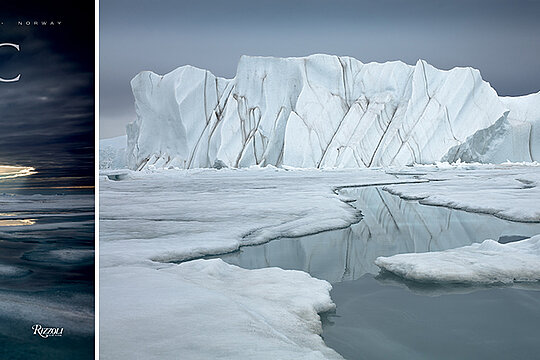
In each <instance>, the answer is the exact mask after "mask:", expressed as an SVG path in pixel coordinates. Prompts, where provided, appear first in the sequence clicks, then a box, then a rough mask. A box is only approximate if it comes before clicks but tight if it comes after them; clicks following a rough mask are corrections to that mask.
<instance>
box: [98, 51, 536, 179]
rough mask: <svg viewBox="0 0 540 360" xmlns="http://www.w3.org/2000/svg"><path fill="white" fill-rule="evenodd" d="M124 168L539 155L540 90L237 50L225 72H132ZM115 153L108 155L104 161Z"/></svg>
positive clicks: (396, 64)
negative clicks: (511, 90) (512, 93)
mask: <svg viewBox="0 0 540 360" xmlns="http://www.w3.org/2000/svg"><path fill="white" fill-rule="evenodd" d="M131 86H132V89H133V94H134V96H135V106H136V112H137V118H136V119H135V121H134V122H132V123H131V124H129V125H128V128H127V141H125V140H124V142H125V143H126V149H125V153H124V152H123V151H116V150H114V151H113V150H112V149H113V148H115V146H113V145H114V144H109V145H107V148H108V150H107V151H108V154H105V155H107V156H108V158H111V159H112V160H111V161H108V162H105V163H103V164H102V167H109V168H110V167H111V166H115V165H119V161H118V160H117V159H121V160H122V161H120V163H123V164H125V165H127V166H128V167H129V168H131V169H134V170H136V169H139V170H140V169H144V168H148V167H155V168H169V167H177V168H198V167H212V166H214V167H223V166H228V167H246V166H251V165H261V166H265V165H274V166H282V165H286V166H293V167H304V168H330V167H347V168H350V167H353V168H354V167H375V166H389V165H407V164H412V163H433V162H435V161H440V160H445V161H449V162H453V161H457V160H459V159H461V160H462V161H467V162H471V161H477V162H484V163H486V162H489V163H500V162H504V161H507V160H509V161H514V162H515V161H538V160H539V159H540V125H539V122H540V93H536V94H531V95H528V96H522V97H516V98H508V97H499V96H498V95H497V93H496V91H495V90H494V89H493V88H492V87H491V86H490V85H489V83H487V82H485V81H483V80H482V78H481V76H480V72H479V71H478V70H476V69H472V68H468V67H467V68H454V69H452V70H448V71H445V70H439V69H436V68H434V67H433V66H431V65H429V64H427V63H426V62H425V61H423V60H419V61H418V62H417V63H416V64H415V65H407V64H405V63H403V62H400V61H392V62H386V63H382V64H381V63H367V64H363V63H362V62H360V61H358V60H356V59H354V58H351V57H342V56H331V55H311V56H308V57H303V58H273V57H251V56H243V57H242V58H241V59H240V62H239V64H238V69H237V74H236V76H235V77H234V78H233V79H223V78H220V77H216V76H215V75H213V74H212V73H211V72H209V71H207V70H202V69H198V68H195V67H193V66H182V67H179V68H178V69H176V70H174V71H172V72H170V73H168V74H166V75H163V76H160V75H157V74H155V73H153V72H151V71H144V72H141V73H139V74H138V75H137V76H136V77H135V78H134V79H133V80H132V81H131ZM111 156H112V157H111Z"/></svg>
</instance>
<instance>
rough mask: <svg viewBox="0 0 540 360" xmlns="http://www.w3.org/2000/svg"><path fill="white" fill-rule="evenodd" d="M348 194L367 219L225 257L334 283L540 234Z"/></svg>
mask: <svg viewBox="0 0 540 360" xmlns="http://www.w3.org/2000/svg"><path fill="white" fill-rule="evenodd" d="M342 192H343V194H344V195H347V197H352V198H355V199H357V200H356V201H355V202H353V203H352V205H354V206H355V207H356V208H358V209H360V210H361V211H362V213H363V216H364V217H363V219H362V220H361V221H360V222H359V223H357V224H355V225H352V226H351V227H349V228H347V229H344V230H336V231H328V232H325V233H320V234H316V235H311V236H304V237H301V238H294V239H288V238H283V239H278V240H274V241H271V242H268V243H266V244H263V245H257V246H247V247H243V248H241V249H240V250H239V251H237V252H234V253H230V254H226V255H222V256H220V258H222V259H223V260H224V261H226V262H228V263H231V264H235V265H239V266H241V267H243V268H248V269H256V268H262V267H272V266H277V267H280V268H283V269H295V270H303V271H306V272H308V273H309V274H311V275H312V276H314V277H317V278H319V279H325V280H327V281H329V282H331V283H337V282H341V281H347V280H355V279H359V278H360V277H362V276H363V275H365V274H377V273H378V272H379V268H378V267H377V266H376V265H375V264H374V260H375V259H376V258H377V257H379V256H390V255H395V254H400V253H410V252H426V251H439V250H446V249H450V248H456V247H460V246H465V245H470V244H472V243H473V242H481V241H483V240H485V239H495V240H499V239H501V240H502V241H506V242H508V241H511V240H514V239H521V238H524V237H530V236H532V235H535V234H538V233H540V224H536V223H517V222H511V221H506V220H502V219H499V218H495V217H494V216H490V215H485V214H475V213H468V212H464V211H460V210H453V209H447V208H443V207H434V206H426V205H421V204H418V202H415V201H405V200H402V199H400V198H399V197H397V196H394V195H391V194H389V193H387V192H385V191H383V190H381V189H379V188H376V187H370V188H350V189H343V190H342Z"/></svg>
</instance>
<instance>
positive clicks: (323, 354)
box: [100, 164, 540, 359]
mask: <svg viewBox="0 0 540 360" xmlns="http://www.w3.org/2000/svg"><path fill="white" fill-rule="evenodd" d="M538 172H540V167H538V166H525V165H513V164H505V165H481V164H476V165H470V164H461V165H457V166H456V165H449V164H439V165H433V166H416V167H405V168H397V169H387V170H383V169H356V170H351V169H349V170H323V171H321V170H307V169H278V168H274V167H271V166H267V167H264V168H259V167H252V168H249V169H222V170H215V169H193V170H151V171H150V170H144V171H129V170H123V171H120V170H114V171H103V172H102V174H101V177H100V296H101V297H100V313H101V319H102V321H101V322H100V336H101V337H100V352H101V354H100V355H101V358H103V359H122V358H125V359H128V358H129V359H132V358H137V357H141V358H145V359H169V358H170V359H172V358H178V356H179V354H182V356H183V357H185V358H190V359H208V358H212V359H214V358H223V359H238V358H240V359H266V358H268V359H275V358H279V359H318V358H330V359H332V358H340V357H339V355H338V354H336V353H335V352H334V351H333V350H331V349H328V348H326V347H325V345H324V343H323V342H322V340H321V338H320V337H319V336H318V334H319V333H320V320H319V317H318V315H317V312H319V311H323V310H327V309H330V308H331V307H332V306H333V304H332V301H331V299H330V298H329V290H330V285H329V284H328V283H326V282H324V281H321V280H317V279H314V278H311V277H310V276H309V275H307V274H305V273H302V272H298V271H284V270H281V269H277V268H266V269H260V270H245V269H241V268H238V267H235V266H232V265H227V264H225V263H223V262H222V261H221V260H193V261H186V260H189V259H194V258H197V257H200V256H204V255H207V254H217V253H223V252H227V251H233V250H235V249H238V247H239V246H241V245H248V244H257V243H262V242H266V241H269V240H271V239H274V238H277V237H281V236H301V235H306V234H311V233H317V232H320V231H323V230H328V229H337V228H345V227H347V226H348V225H350V224H351V223H354V222H356V221H357V220H358V211H357V210H356V209H354V208H353V207H352V206H350V205H349V204H347V203H346V202H344V201H348V200H349V199H348V197H347V195H346V194H345V195H339V192H338V194H336V193H335V192H334V191H333V189H335V188H336V187H340V186H347V185H369V184H391V183H396V182H411V181H414V182H419V181H420V182H425V181H429V179H432V180H435V181H433V182H430V183H426V184H423V183H422V184H409V185H399V186H400V187H403V188H407V189H410V188H412V189H414V187H416V186H423V185H426V186H431V185H432V184H433V186H436V187H435V188H432V189H430V191H431V192H432V193H442V194H445V193H446V194H448V196H450V195H451V193H454V195H455V194H458V196H461V195H459V192H458V190H459V189H461V190H468V189H469V188H470V187H472V186H475V187H476V189H484V192H483V193H482V192H479V193H476V195H475V193H473V192H471V193H470V194H468V196H470V197H472V196H474V201H475V202H476V206H477V207H480V206H483V205H484V204H485V203H489V199H490V197H491V196H494V197H497V196H503V194H504V193H506V192H507V191H514V192H515V193H514V194H513V195H514V196H510V197H502V198H504V201H501V202H497V203H493V204H491V203H490V204H489V208H490V209H492V210H493V211H494V212H500V211H503V210H504V209H506V208H510V207H513V208H520V207H521V204H522V202H523V201H524V200H526V198H527V196H531V194H529V193H527V191H528V190H529V189H531V183H529V184H528V185H527V184H526V183H527V181H532V179H533V178H536V176H538ZM491 177H495V178H497V179H498V180H497V181H498V182H490V181H488V180H489V179H490V178H491ZM516 179H521V180H527V181H525V182H523V181H521V182H520V181H517V180H516ZM436 180H441V181H436ZM460 181H461V182H462V185H461V186H458V185H459V182H460ZM516 183H517V184H518V185H516ZM497 184H500V185H501V186H495V185H497ZM519 184H522V185H527V186H528V187H527V186H521V185H519ZM503 185H504V186H503ZM392 186H395V185H392ZM490 186H491V192H489V189H490ZM535 186H536V185H535ZM447 187H448V188H449V190H445V189H446V188H447ZM532 188H534V187H532ZM452 189H453V190H452ZM451 190H452V191H451ZM521 192H525V193H526V194H527V196H521V195H519V194H520V193H521ZM486 194H490V196H486ZM533 195H534V194H533ZM447 200H448V201H451V198H450V197H448V198H447ZM496 206H498V207H496ZM524 208H525V209H526V211H522V212H521V213H517V214H515V216H516V217H519V216H522V217H523V218H520V219H521V220H526V219H529V217H530V212H532V211H533V208H532V207H531V208H528V207H527V206H525V207H524ZM389 222H390V220H389ZM436 230H437V229H435V231H436ZM428 232H429V231H428ZM478 240H483V239H478ZM382 246H384V244H383V245H382ZM458 246H460V245H458ZM173 260H176V261H186V262H184V263H182V264H180V265H176V264H171V263H164V261H173ZM225 314H226V315H225Z"/></svg>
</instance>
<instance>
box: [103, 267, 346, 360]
mask: <svg viewBox="0 0 540 360" xmlns="http://www.w3.org/2000/svg"><path fill="white" fill-rule="evenodd" d="M119 284H121V286H119ZM330 289H331V286H330V284H329V283H327V282H326V281H323V280H317V279H314V278H312V277H310V276H309V275H308V274H306V273H304V272H300V271H291V270H289V271H286V270H282V269H279V268H266V269H259V270H245V269H242V268H239V267H236V266H233V265H228V264H226V263H225V262H223V261H222V260H221V259H214V260H194V261H190V262H186V263H183V264H180V265H170V266H166V267H164V268H161V269H159V270H156V269H154V268H149V267H141V266H130V267H126V268H123V269H122V271H114V270H112V271H107V273H106V276H102V278H101V284H100V291H101V294H106V295H105V296H104V295H102V303H101V321H100V326H101V337H100V348H101V357H100V358H102V359H134V358H140V359H178V358H181V359H204V360H206V359H269V360H270V359H272V360H273V359H291V360H293V359H306V360H307V359H342V358H341V356H340V355H339V354H337V353H336V352H335V351H333V350H331V349H329V348H328V347H326V346H325V345H324V342H323V340H322V338H321V337H320V336H319V334H320V333H321V332H322V328H321V323H320V318H319V315H318V314H317V313H318V312H322V311H327V310H330V309H332V308H334V304H333V302H332V301H331V299H330V296H329V291H330ZM123 299H126V300H127V299H129V300H128V301H123ZM120 344H124V346H120Z"/></svg>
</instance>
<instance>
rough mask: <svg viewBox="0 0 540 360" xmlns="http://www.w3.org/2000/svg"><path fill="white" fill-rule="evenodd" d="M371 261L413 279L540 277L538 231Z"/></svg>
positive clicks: (461, 280)
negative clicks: (512, 238) (526, 235)
mask: <svg viewBox="0 0 540 360" xmlns="http://www.w3.org/2000/svg"><path fill="white" fill-rule="evenodd" d="M375 264H377V266H379V267H380V268H382V269H384V270H387V271H390V272H392V273H394V274H396V275H398V276H401V277H403V278H406V279H409V280H414V281H424V282H457V283H512V282H531V281H532V282H537V281H540V235H537V236H534V237H532V238H529V239H526V240H521V241H517V242H513V243H508V244H500V243H498V242H496V241H494V240H489V239H488V240H485V241H484V242H482V243H480V244H472V245H469V246H464V247H460V248H456V249H450V250H445V251H438V252H428V253H415V254H398V255H394V256H390V257H379V258H377V259H376V260H375Z"/></svg>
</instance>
